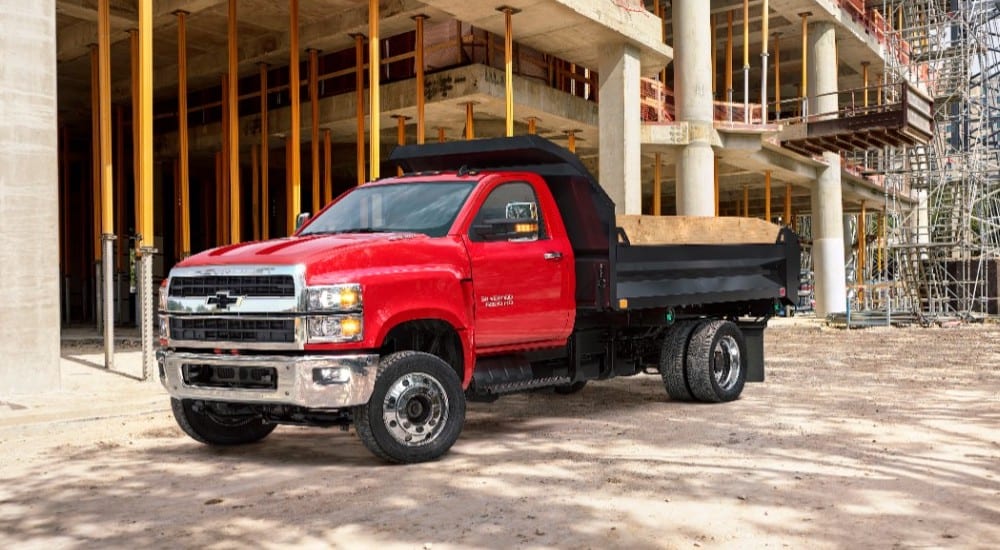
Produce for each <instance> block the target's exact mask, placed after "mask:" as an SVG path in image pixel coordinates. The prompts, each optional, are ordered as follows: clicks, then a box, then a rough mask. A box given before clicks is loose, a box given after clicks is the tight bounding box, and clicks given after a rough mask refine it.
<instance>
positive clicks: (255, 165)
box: [250, 143, 260, 241]
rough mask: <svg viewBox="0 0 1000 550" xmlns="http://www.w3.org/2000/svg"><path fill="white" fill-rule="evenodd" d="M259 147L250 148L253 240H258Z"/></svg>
mask: <svg viewBox="0 0 1000 550" xmlns="http://www.w3.org/2000/svg"><path fill="white" fill-rule="evenodd" d="M259 149H260V145H258V144H256V143H254V144H253V145H251V146H250V180H251V182H252V185H253V189H252V191H251V195H250V213H251V214H250V217H251V219H252V221H253V240H255V241H258V240H260V163H259V162H258V160H257V158H258V153H257V151H258V150H259Z"/></svg>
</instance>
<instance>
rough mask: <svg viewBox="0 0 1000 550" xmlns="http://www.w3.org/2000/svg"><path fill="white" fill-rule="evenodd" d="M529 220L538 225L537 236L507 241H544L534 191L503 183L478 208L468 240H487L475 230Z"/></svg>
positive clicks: (518, 184)
mask: <svg viewBox="0 0 1000 550" xmlns="http://www.w3.org/2000/svg"><path fill="white" fill-rule="evenodd" d="M527 219H531V220H534V221H535V222H537V224H538V233H537V236H533V237H531V238H513V239H509V240H515V241H516V240H536V239H545V238H546V237H547V236H546V234H545V224H544V223H543V222H542V216H541V212H540V211H539V208H538V197H536V196H535V190H534V189H532V188H531V186H530V185H528V184H527V183H522V182H512V183H504V184H502V185H500V186H499V187H497V188H496V189H494V190H493V191H491V192H490V194H489V196H488V197H486V201H485V202H483V206H482V207H480V209H479V213H477V214H476V218H475V219H474V220H473V221H472V228H471V230H470V232H469V238H470V239H472V240H473V241H485V240H489V239H486V238H484V237H483V236H482V235H481V234H480V233H479V232H478V231H477V228H481V227H484V226H487V225H489V224H491V223H495V222H498V221H503V220H527Z"/></svg>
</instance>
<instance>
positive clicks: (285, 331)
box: [170, 317, 295, 344]
mask: <svg viewBox="0 0 1000 550" xmlns="http://www.w3.org/2000/svg"><path fill="white" fill-rule="evenodd" d="M170 338H171V339H172V340H185V341H190V342H254V343H279V344H288V343H293V342H295V320H294V319H241V318H239V317H216V318H210V319H187V318H184V317H173V318H171V319H170Z"/></svg>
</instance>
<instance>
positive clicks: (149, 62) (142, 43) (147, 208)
mask: <svg viewBox="0 0 1000 550" xmlns="http://www.w3.org/2000/svg"><path fill="white" fill-rule="evenodd" d="M139 91H140V92H139V97H140V98H141V99H142V103H141V106H140V107H139V127H140V128H141V129H140V130H139V149H140V153H139V155H140V157H141V158H142V161H141V165H142V168H141V171H142V177H141V178H140V180H141V188H142V216H141V218H142V226H141V227H142V229H141V231H140V233H142V244H141V246H142V247H144V248H152V247H153V245H154V235H153V206H154V205H153V2H152V0H139Z"/></svg>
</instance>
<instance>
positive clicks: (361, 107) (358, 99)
mask: <svg viewBox="0 0 1000 550" xmlns="http://www.w3.org/2000/svg"><path fill="white" fill-rule="evenodd" d="M364 71H365V37H364V36H362V35H360V34H356V35H354V87H355V99H354V101H355V104H356V105H357V112H356V114H357V123H358V142H357V144H358V150H357V153H358V159H357V160H358V185H362V184H364V183H365V73H364Z"/></svg>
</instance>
